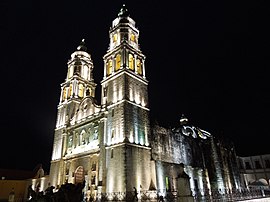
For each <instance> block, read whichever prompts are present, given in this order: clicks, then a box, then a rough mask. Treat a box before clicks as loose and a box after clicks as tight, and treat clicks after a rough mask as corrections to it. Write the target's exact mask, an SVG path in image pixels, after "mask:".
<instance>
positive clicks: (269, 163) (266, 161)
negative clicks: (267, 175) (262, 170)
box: [264, 159, 270, 168]
mask: <svg viewBox="0 0 270 202" xmlns="http://www.w3.org/2000/svg"><path fill="white" fill-rule="evenodd" d="M264 162H265V167H266V168H270V160H269V159H265V160H264Z"/></svg>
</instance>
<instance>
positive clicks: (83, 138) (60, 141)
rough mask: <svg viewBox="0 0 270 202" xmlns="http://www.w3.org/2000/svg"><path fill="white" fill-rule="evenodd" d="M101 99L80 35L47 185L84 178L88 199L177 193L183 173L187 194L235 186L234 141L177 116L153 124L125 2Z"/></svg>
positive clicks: (114, 32)
mask: <svg viewBox="0 0 270 202" xmlns="http://www.w3.org/2000/svg"><path fill="white" fill-rule="evenodd" d="M109 39H110V40H109V47H108V50H107V52H106V53H105V55H104V56H103V60H104V70H103V79H102V81H101V82H100V84H101V99H100V100H101V101H100V102H101V103H97V101H96V100H97V99H96V98H95V90H96V86H97V85H98V84H96V83H95V82H94V78H93V68H94V62H93V61H92V59H91V54H90V53H89V52H87V47H86V43H85V41H84V40H82V41H81V43H80V44H79V46H78V47H77V49H76V50H75V51H74V52H73V53H72V54H71V57H70V59H69V61H68V62H67V75H66V79H65V81H64V82H63V83H62V84H61V95H60V100H59V104H58V107H57V120H56V126H55V132H54V142H53V151H52V159H51V165H50V174H49V180H48V181H49V184H50V185H52V186H54V187H55V188H56V189H58V188H59V187H60V186H61V185H62V184H65V183H73V184H78V183H82V182H84V183H85V187H84V189H83V192H84V194H85V197H86V198H88V199H90V198H95V199H96V198H101V197H107V198H108V199H110V200H112V199H114V198H116V199H119V200H120V199H123V198H127V197H129V195H132V194H133V193H134V191H136V193H138V197H143V196H148V197H151V196H152V195H153V196H156V195H160V196H166V195H168V194H177V192H179V190H180V187H179V183H178V180H179V178H181V176H183V172H181V169H183V168H184V174H185V176H187V179H188V182H189V184H188V187H189V188H190V191H191V195H192V196H208V195H211V194H212V193H213V191H218V192H219V193H226V192H231V191H233V190H234V189H240V188H241V185H240V177H239V176H240V175H239V171H238V169H237V164H236V154H235V150H234V147H233V145H231V144H230V143H227V142H225V141H224V142H223V141H220V140H217V139H216V138H215V137H213V135H212V134H210V133H209V132H207V131H205V130H203V129H201V128H199V127H196V126H193V125H190V124H189V121H188V118H187V117H185V116H184V115H182V116H181V117H179V118H180V120H179V126H177V127H175V128H173V129H168V128H164V127H162V126H159V125H158V124H156V123H150V118H149V111H150V109H149V100H148V80H147V75H146V74H145V69H146V67H145V58H146V57H145V55H144V54H143V53H142V51H141V50H140V45H139V30H138V29H137V28H136V25H135V21H134V20H133V19H132V18H131V17H130V15H129V12H128V10H127V8H126V7H125V5H123V6H122V8H121V9H120V11H119V13H118V16H117V17H116V18H115V19H114V20H113V21H112V25H111V27H110V29H109Z"/></svg>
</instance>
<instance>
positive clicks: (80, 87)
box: [78, 84, 83, 97]
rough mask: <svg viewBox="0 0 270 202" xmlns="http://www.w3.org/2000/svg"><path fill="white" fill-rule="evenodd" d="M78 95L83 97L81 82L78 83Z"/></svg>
mask: <svg viewBox="0 0 270 202" xmlns="http://www.w3.org/2000/svg"><path fill="white" fill-rule="evenodd" d="M78 96H79V97H83V85H82V84H79V94H78Z"/></svg>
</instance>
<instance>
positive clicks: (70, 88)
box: [68, 84, 73, 97]
mask: <svg viewBox="0 0 270 202" xmlns="http://www.w3.org/2000/svg"><path fill="white" fill-rule="evenodd" d="M72 92H73V90H72V84H70V86H69V89H68V97H71V96H72Z"/></svg>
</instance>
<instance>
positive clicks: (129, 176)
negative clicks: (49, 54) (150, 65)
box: [101, 5, 154, 192]
mask: <svg viewBox="0 0 270 202" xmlns="http://www.w3.org/2000/svg"><path fill="white" fill-rule="evenodd" d="M109 37H110V43H109V48H108V51H107V53H106V54H105V55H104V57H103V60H104V75H103V80H102V81H101V86H102V92H101V105H102V106H104V105H105V106H106V108H107V110H108V115H107V127H106V137H105V141H106V152H107V165H106V167H107V168H108V171H107V182H106V184H107V190H106V192H117V191H120V192H129V191H132V190H133V187H136V188H137V190H139V189H140V187H143V188H144V189H146V190H147V189H148V188H149V186H150V182H151V179H152V176H150V172H149V171H150V169H152V168H151V163H150V145H149V136H150V124H149V108H148V89H147V88H148V81H147V80H146V77H145V56H144V54H143V53H142V52H141V50H140V47H139V43H138V40H139V30H138V29H137V28H136V27H135V21H134V20H133V19H132V18H130V17H129V12H128V10H127V8H126V6H125V5H123V6H122V8H121V10H120V12H119V13H118V17H117V18H116V19H115V20H113V22H112V27H111V28H110V30H109ZM115 173H118V174H117V175H115ZM152 173H154V172H152ZM153 178H154V177H153ZM152 180H153V179H152Z"/></svg>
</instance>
